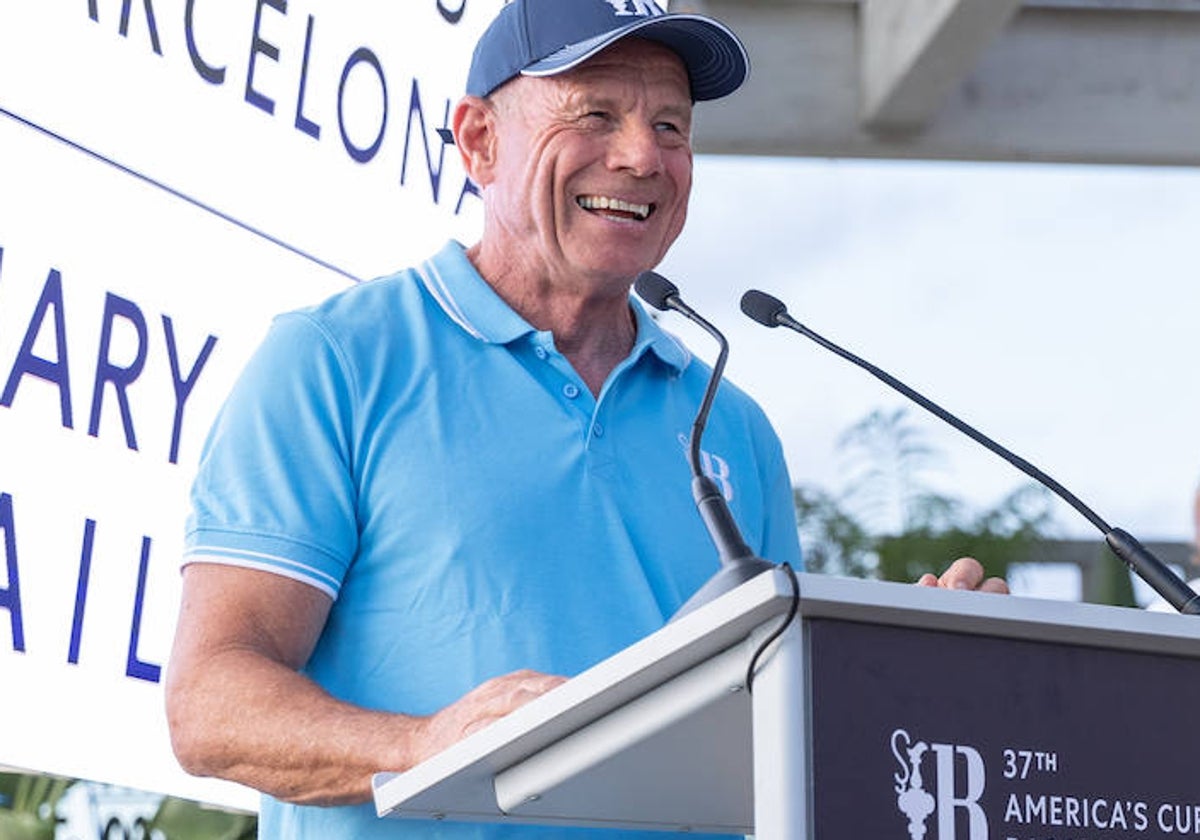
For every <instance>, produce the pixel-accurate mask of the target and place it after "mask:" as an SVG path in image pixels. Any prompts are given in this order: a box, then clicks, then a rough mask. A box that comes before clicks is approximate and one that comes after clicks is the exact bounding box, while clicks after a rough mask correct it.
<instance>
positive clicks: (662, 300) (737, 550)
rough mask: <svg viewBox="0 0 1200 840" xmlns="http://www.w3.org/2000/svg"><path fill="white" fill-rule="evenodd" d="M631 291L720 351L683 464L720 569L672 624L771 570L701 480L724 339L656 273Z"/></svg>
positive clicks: (712, 485) (709, 483)
mask: <svg viewBox="0 0 1200 840" xmlns="http://www.w3.org/2000/svg"><path fill="white" fill-rule="evenodd" d="M634 290H635V291H636V292H637V294H638V297H640V298H641V299H642V300H644V301H645V302H646V303H648V304H650V305H651V306H653V307H654V308H655V309H659V310H662V311H664V312H665V311H668V310H671V311H674V312H678V313H679V314H680V315H683V316H684V317H685V318H687V319H688V320H689V321H691V322H692V323H694V324H696V325H698V326H699V327H701V328H702V329H703V330H704V331H705V332H707V333H708V334H709V335H711V336H712V337H713V338H714V339H716V340H717V343H718V345H719V346H720V352H719V353H718V354H717V360H716V362H714V364H713V368H712V373H711V374H710V375H709V378H708V386H707V387H706V388H705V389H704V396H703V398H702V399H701V401H700V408H699V410H698V411H697V412H696V419H695V421H694V422H693V423H692V434H691V440H690V441H689V447H688V464H689V465H690V467H691V471H692V498H693V499H694V500H695V502H696V508H697V510H698V511H699V512H700V518H701V519H702V520H703V521H704V526H705V528H706V529H707V530H708V535H709V537H710V538H711V539H712V541H713V545H714V546H716V549H717V557H718V559H719V560H720V562H721V568H720V570H719V571H718V572H717V573H716V574H715V575H714V576H713V577H712V578H710V579H709V580H708V582H707V583H705V584H704V586H702V587H701V588H700V590H699V591H697V592H696V594H694V595H693V596H692V597H691V598H690V599H688V601H687V602H686V603H685V604H684V605H683V606H682V607H680V608H679V610H678V611H677V612H676V613H675V615H674V616H672V619H671V620H672V621H673V620H675V619H676V618H679V617H680V616H682V615H686V614H687V613H689V612H691V611H692V610H694V609H695V608H696V607H699V606H700V605H702V604H706V603H708V602H709V601H711V600H712V599H713V598H716V597H717V596H718V595H722V594H724V593H725V592H728V591H729V590H731V589H733V588H734V587H736V586H737V585H739V584H741V583H745V582H746V581H747V580H749V579H750V578H752V577H754V576H756V575H758V574H760V573H761V572H765V571H767V570H769V569H773V568H775V566H774V564H773V563H770V562H768V561H766V560H764V559H762V558H761V557H758V556H757V555H755V553H754V551H753V550H752V549H751V548H750V546H748V545H746V541H745V539H743V538H742V532H741V530H740V529H739V528H738V525H737V521H736V520H735V519H734V518H733V513H732V512H731V511H730V510H729V505H728V504H726V502H725V496H724V494H722V492H721V489H720V488H719V487H718V486H717V483H716V482H715V481H713V480H712V479H711V478H710V477H709V476H707V475H705V473H704V469H703V465H702V462H701V450H700V439H701V437H702V435H703V434H704V427H705V426H706V425H707V423H708V415H709V411H710V410H711V409H712V404H713V400H714V399H715V398H716V395H717V388H718V387H719V386H720V384H721V376H722V374H723V372H724V370H725V362H726V360H727V359H728V357H729V342H728V341H726V340H725V336H724V335H722V334H721V331H720V330H718V329H717V328H716V327H714V326H713V325H712V324H710V323H709V322H708V321H706V320H705V319H704V318H702V317H701V316H700V315H699V313H697V312H696V311H695V310H694V309H692V308H691V307H690V306H688V305H687V304H686V303H684V302H683V300H682V298H681V297H680V296H679V288H678V287H677V286H676V285H675V284H674V283H672V282H671V281H670V280H668V279H667V278H665V277H663V276H662V275H661V274H657V273H655V272H653V271H645V272H643V273H642V274H640V275H638V278H637V280H636V281H635V283H634Z"/></svg>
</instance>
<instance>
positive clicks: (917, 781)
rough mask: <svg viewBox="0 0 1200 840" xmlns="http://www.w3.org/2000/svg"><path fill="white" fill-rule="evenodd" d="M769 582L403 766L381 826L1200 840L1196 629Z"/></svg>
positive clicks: (931, 592)
mask: <svg viewBox="0 0 1200 840" xmlns="http://www.w3.org/2000/svg"><path fill="white" fill-rule="evenodd" d="M797 578H798V582H799V594H798V598H797V599H796V615H795V617H794V619H793V620H792V621H791V622H790V623H789V624H788V625H787V630H786V631H785V632H784V633H783V634H782V635H781V636H780V637H779V638H778V639H776V640H775V641H773V642H772V643H771V644H770V646H769V647H768V648H767V649H766V650H765V651H763V654H762V656H761V657H760V658H759V660H758V665H757V669H756V672H755V676H754V677H753V682H752V690H748V689H747V669H748V667H749V666H750V663H751V660H752V659H753V657H754V656H755V652H756V651H758V650H759V649H760V648H761V647H762V645H763V642H764V641H765V640H766V639H768V637H769V636H770V635H771V633H772V631H773V630H776V629H778V628H779V627H780V626H781V625H782V623H783V622H784V621H785V619H786V617H787V614H788V611H789V609H790V608H791V606H792V604H793V590H792V585H791V581H790V580H789V578H788V576H787V574H786V573H785V572H784V571H783V570H781V569H777V570H773V571H770V572H768V573H765V574H762V575H759V576H758V577H756V578H754V579H752V580H750V581H749V582H747V583H745V584H743V585H742V586H740V587H738V588H737V589H735V590H734V591H732V592H729V593H727V594H726V595H724V596H722V597H720V598H718V599H716V600H714V601H713V602H712V603H710V604H707V605H705V606H704V607H701V608H700V609H697V610H696V611H694V612H692V613H690V614H688V615H686V616H684V617H682V618H680V619H679V620H677V621H675V622H672V623H671V624H668V625H667V626H666V627H664V628H662V629H661V630H659V631H657V632H655V633H653V634H651V635H649V636H647V637H646V638H644V639H642V640H641V641H639V642H637V643H636V644H634V645H632V646H630V647H629V648H626V649H625V650H623V651H621V652H619V653H617V654H616V655H614V656H612V657H610V658H609V659H606V660H604V661H603V662H600V663H599V664H597V665H596V666H594V667H592V668H590V669H589V670H587V671H585V672H583V673H582V674H580V675H579V676H577V677H575V678H573V679H571V680H569V681H567V682H566V683H564V684H563V685H561V686H559V687H558V688H555V689H554V690H553V691H551V692H549V693H547V694H545V695H543V696H542V697H539V698H537V699H536V700H534V701H533V702H531V703H529V704H528V705H526V706H524V707H522V708H520V709H518V710H516V711H515V712H513V713H512V714H510V715H509V716H507V717H505V718H504V719H502V720H500V721H497V722H496V723H494V724H492V725H491V726H488V727H487V728H485V729H483V730H481V731H479V732H476V733H474V734H473V735H471V736H470V737H468V738H466V739H464V740H463V741H461V742H459V743H457V744H455V745H454V746H452V747H451V748H449V749H447V750H446V751H444V752H443V753H441V754H439V755H437V756H434V757H433V758H431V759H429V760H428V761H426V762H424V763H423V764H421V765H419V766H417V767H415V768H413V769H412V770H410V771H408V772H406V773H402V774H393V773H379V774H377V775H376V777H375V779H374V797H375V805H376V810H377V812H378V813H379V815H380V816H381V817H383V818H397V819H435V820H441V819H445V820H467V821H488V822H513V823H537V824H543V825H581V826H605V827H614V828H638V829H657V830H664V831H676V832H681V831H682V832H716V833H729V834H754V835H756V836H757V837H758V838H760V840H793V838H817V837H819V838H821V840H831V839H832V840H838V838H846V840H858V839H859V838H865V837H872V838H885V837H896V838H900V840H903V838H905V837H908V838H911V840H923V838H925V840H955V838H966V839H967V840H984V838H987V837H991V838H1013V840H1016V839H1017V838H1020V840H1034V839H1035V838H1038V840H1049V838H1051V837H1055V838H1060V837H1066V836H1070V837H1080V838H1089V837H1118V836H1120V837H1124V836H1130V837H1132V836H1137V837H1139V838H1156V837H1162V838H1168V837H1169V838H1172V840H1177V838H1179V836H1180V835H1186V834H1191V835H1195V834H1200V785H1198V784H1197V782H1200V768H1197V767H1195V766H1193V761H1192V756H1195V755H1197V754H1200V750H1198V749H1197V748H1198V747H1200V729H1197V728H1196V727H1194V726H1192V727H1189V726H1187V725H1186V724H1187V723H1188V721H1190V720H1194V719H1195V717H1196V715H1197V714H1198V713H1200V621H1198V620H1197V619H1196V618H1195V617H1190V616H1181V615H1175V614H1165V613H1151V612H1145V611H1141V610H1135V609H1127V608H1119V607H1104V606H1097V605H1091V604H1077V603H1067V602H1058V601H1043V600H1037V599H1027V598H1018V597H1013V596H1009V597H1004V596H996V595H987V594H983V593H975V592H953V591H947V590H938V589H929V588H923V587H917V586H913V585H910V584H896V583H881V582H876V581H862V580H852V579H845V578H835V577H827V576H821V575H809V574H801V575H798V576H797Z"/></svg>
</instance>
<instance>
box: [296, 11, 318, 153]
mask: <svg viewBox="0 0 1200 840" xmlns="http://www.w3.org/2000/svg"><path fill="white" fill-rule="evenodd" d="M312 35H313V16H312V15H309V16H308V26H307V28H306V29H305V31H304V59H303V60H302V61H301V62H300V89H299V90H298V91H297V92H296V122H295V126H296V128H297V129H299V130H300V131H303V132H304V133H305V134H307V135H308V136H309V137H311V138H312V139H314V140H320V139H321V126H319V125H317V124H316V123H315V122H313V121H312V120H310V119H309V118H308V117H306V116H304V92H305V91H306V90H307V89H308V58H309V56H310V55H311V54H312Z"/></svg>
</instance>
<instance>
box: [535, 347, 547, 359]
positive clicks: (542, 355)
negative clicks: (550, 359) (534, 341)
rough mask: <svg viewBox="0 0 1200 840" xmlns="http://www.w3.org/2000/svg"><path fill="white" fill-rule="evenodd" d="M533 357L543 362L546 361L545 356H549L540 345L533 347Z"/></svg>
mask: <svg viewBox="0 0 1200 840" xmlns="http://www.w3.org/2000/svg"><path fill="white" fill-rule="evenodd" d="M533 355H535V356H537V357H538V358H539V359H541V360H542V361H545V360H546V356H547V355H549V354H548V353H547V352H546V348H545V347H542V346H540V345H539V346H538V347H535V348H534V349H533Z"/></svg>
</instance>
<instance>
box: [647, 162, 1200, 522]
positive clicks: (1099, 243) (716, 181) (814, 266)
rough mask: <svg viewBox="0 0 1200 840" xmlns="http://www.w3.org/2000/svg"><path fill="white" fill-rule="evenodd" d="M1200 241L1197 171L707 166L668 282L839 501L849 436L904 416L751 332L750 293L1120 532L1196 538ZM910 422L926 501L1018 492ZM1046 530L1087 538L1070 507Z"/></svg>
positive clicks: (1001, 466) (834, 361)
mask: <svg viewBox="0 0 1200 840" xmlns="http://www.w3.org/2000/svg"><path fill="white" fill-rule="evenodd" d="M1198 225H1200V173H1197V172H1195V171H1193V170H1189V169H1169V168H1141V167H1102V166H1078V165H1073V166H1061V165H1044V164H1036V165H1035V164H1000V163H986V164H967V163H928V162H921V163H912V162H894V161H850V160H807V159H769V158H733V157H700V158H698V160H697V166H696V186H695V192H694V198H693V203H692V207H691V213H690V216H689V222H688V227H687V228H686V230H685V232H684V234H683V236H682V237H681V238H680V240H679V241H678V242H677V243H676V245H675V247H674V249H673V251H672V252H671V254H670V255H669V256H668V258H667V259H666V260H665V261H664V263H663V264H662V266H661V267H660V271H661V273H663V274H664V275H666V276H667V277H669V278H671V279H672V280H673V281H674V282H675V283H676V284H677V285H678V286H679V287H680V288H681V290H682V292H683V295H684V298H685V300H687V301H688V302H689V303H690V304H691V305H692V306H693V307H695V308H696V309H698V310H699V311H700V312H701V313H703V314H705V316H706V317H708V318H709V319H710V320H712V321H713V322H715V323H716V324H717V325H718V326H719V327H720V328H722V329H723V330H724V331H725V332H726V334H727V336H728V338H729V341H730V344H731V357H730V362H729V365H728V368H727V375H728V377H729V378H730V379H731V380H732V381H734V382H736V383H737V384H738V385H739V386H741V387H743V388H744V389H745V390H747V391H749V392H750V393H751V394H752V395H753V396H754V397H755V398H756V399H758V401H759V402H760V403H761V404H762V405H763V406H764V408H765V409H766V411H767V413H768V415H769V416H770V417H771V419H772V420H773V422H774V423H775V425H776V427H777V429H778V431H779V433H780V436H781V438H782V440H783V443H784V448H785V452H786V455H787V459H788V463H789V466H790V469H791V471H792V477H793V480H794V481H795V482H802V483H814V484H817V485H819V486H822V487H824V488H826V489H829V490H831V491H837V490H838V489H839V488H840V487H842V486H843V485H844V481H843V476H844V475H845V459H844V454H843V455H842V456H841V457H839V450H838V446H837V441H838V437H839V435H840V434H841V433H842V432H843V431H844V430H845V429H846V428H847V427H849V426H850V425H851V424H853V423H854V422H856V421H857V420H859V419H861V418H863V417H864V416H866V415H867V414H868V413H869V412H871V411H872V410H874V409H876V408H897V407H902V406H907V405H910V404H909V403H907V402H906V401H905V400H904V398H903V397H901V396H899V395H897V394H895V393H894V392H892V391H890V390H889V389H888V388H887V387H886V386H885V385H883V384H882V383H881V382H878V381H877V380H876V379H874V378H872V377H871V376H869V375H868V374H866V373H865V372H863V371H861V370H859V369H858V368H855V367H853V366H851V365H850V364H849V363H847V362H845V361H843V360H841V359H839V358H837V357H835V356H833V355H832V354H830V353H828V352H827V351H825V350H823V349H821V348H820V347H818V346H817V345H816V344H814V343H811V342H809V341H808V340H807V339H804V338H802V337H801V336H799V335H797V334H795V333H793V332H789V331H786V330H769V329H767V328H765V327H762V326H760V325H758V324H755V323H754V322H752V321H750V320H749V319H748V318H746V317H745V316H743V315H742V314H741V313H740V312H739V311H738V301H739V299H740V296H741V294H742V292H743V291H744V290H746V289H748V288H760V289H762V290H764V291H767V292H770V293H772V294H774V295H776V296H778V297H779V298H781V299H782V300H783V301H784V302H785V303H787V304H788V307H789V312H790V314H791V315H792V316H793V317H795V318H796V319H798V320H799V321H801V322H803V323H804V324H805V325H806V326H808V327H809V328H811V329H813V330H815V331H816V332H818V333H820V334H821V335H823V336H824V337H826V338H828V339H830V340H832V341H834V342H836V343H838V344H841V345H842V346H844V347H846V348H847V349H850V350H851V351H853V352H855V353H857V354H858V355H860V356H863V357H865V358H866V359H868V360H869V361H871V362H873V363H875V364H876V365H878V366H879V367H881V368H883V369H885V370H887V371H888V372H890V373H891V374H892V375H894V376H896V377H897V378H899V379H901V380H902V381H904V382H906V383H907V384H908V385H910V386H911V387H913V388H915V389H917V390H918V391H920V392H921V393H923V394H925V396H927V397H929V398H931V399H933V400H934V401H935V402H938V403H940V404H941V405H942V406H943V407H944V408H946V409H948V410H950V411H951V412H953V413H955V414H957V415H959V416H960V417H961V418H963V419H964V420H966V421H967V422H968V423H970V424H971V425H973V426H975V427H976V428H978V429H979V430H980V431H982V432H984V433H985V434H987V435H989V436H991V437H992V438H994V439H996V440H997V441H998V442H1000V443H1001V444H1002V445H1004V446H1006V447H1008V448H1009V449H1010V450H1012V451H1014V452H1015V453H1016V454H1017V455H1020V456H1021V457H1023V458H1025V459H1026V460H1028V461H1030V462H1031V463H1033V464H1035V465H1037V466H1038V467H1040V468H1041V469H1042V470H1044V471H1045V472H1047V473H1049V474H1050V475H1051V476H1053V477H1054V478H1055V479H1057V480H1058V481H1059V482H1060V483H1061V484H1063V485H1064V486H1065V487H1066V488H1067V489H1068V490H1070V491H1071V492H1073V493H1074V494H1075V495H1076V496H1078V497H1079V498H1080V499H1081V500H1082V501H1083V502H1084V503H1085V504H1087V505H1088V506H1090V507H1091V508H1092V509H1093V510H1095V511H1096V513H1097V514H1099V515H1100V516H1101V517H1102V518H1103V519H1104V520H1106V521H1107V522H1108V523H1109V524H1110V525H1113V526H1119V527H1123V528H1125V529H1126V530H1127V531H1129V532H1131V533H1133V534H1134V535H1135V536H1138V537H1139V538H1141V539H1143V540H1160V539H1161V540H1183V541H1186V540H1190V539H1191V538H1192V524H1191V499H1192V494H1193V492H1194V490H1195V488H1196V486H1197V482H1198V480H1200V395H1198V394H1197V389H1196V388H1195V383H1196V376H1195V374H1194V373H1193V369H1192V362H1193V352H1194V347H1195V341H1194V337H1193V336H1194V329H1193V327H1194V323H1195V321H1196V319H1197V316H1198V315H1200V288H1198V287H1197V284H1196V283H1195V279H1194V278H1195V267H1194V255H1195V253H1196V245H1195V242H1196V237H1195V234H1194V231H1195V229H1196V228H1197V226H1198ZM668 317H670V318H671V320H670V326H671V328H672V329H675V330H676V331H677V332H679V333H681V334H682V335H684V336H685V338H687V339H688V341H689V343H690V344H691V345H692V347H693V348H694V349H695V350H696V351H697V352H698V353H699V354H700V355H702V356H705V357H706V358H710V359H711V358H712V357H713V356H714V355H715V348H713V344H712V342H711V340H709V339H707V338H706V337H705V336H703V334H702V333H699V332H698V331H693V330H689V328H688V325H687V324H686V323H683V322H682V321H681V319H678V318H677V317H676V316H668ZM707 348H712V349H711V352H708V353H707V354H706V352H705V351H706V349H707ZM909 419H910V420H911V421H912V423H913V424H914V425H915V426H916V427H917V428H918V429H919V430H920V431H921V432H923V433H926V434H927V438H926V440H927V442H928V443H930V444H931V445H933V446H934V447H936V448H937V449H938V450H940V451H941V453H942V456H943V457H942V459H941V460H940V462H939V466H940V468H939V469H938V470H937V471H936V473H934V474H931V475H930V476H928V478H929V480H930V482H931V483H932V484H934V485H936V486H937V487H938V489H940V490H942V491H943V492H946V493H948V494H950V495H953V496H957V497H959V498H961V499H963V500H964V501H965V502H967V504H968V505H969V506H972V507H975V508H978V509H983V508H986V507H990V506H992V505H994V504H996V503H997V502H998V501H999V500H1000V499H1001V498H1002V497H1003V496H1004V495H1006V494H1007V493H1008V492H1010V491H1012V490H1013V489H1015V488H1017V487H1018V486H1020V485H1022V484H1024V483H1027V482H1028V479H1027V478H1026V476H1025V475H1024V474H1022V473H1020V472H1018V471H1017V470H1016V469H1015V468H1014V467H1012V466H1010V465H1009V464H1007V463H1005V462H1003V461H1001V460H1000V459H999V458H998V457H997V456H995V455H993V454H992V453H990V452H988V451H986V450H984V449H983V448H982V447H980V446H978V445H977V444H975V443H974V442H972V441H970V440H968V439H967V438H965V437H963V436H962V435H960V434H959V433H958V432H956V431H954V430H953V429H951V428H950V427H949V426H946V425H944V424H943V423H942V422H941V421H940V420H937V419H936V418H934V417H933V416H932V415H930V414H927V413H926V412H925V411H924V410H922V409H920V408H919V407H917V406H911V409H910V411H909ZM1054 512H1055V520H1054V523H1053V526H1052V528H1051V530H1052V533H1053V535H1054V536H1060V537H1069V538H1083V539H1087V538H1091V537H1096V538H1099V536H1100V535H1099V532H1098V531H1097V530H1096V529H1095V528H1094V527H1093V526H1092V525H1091V524H1089V523H1088V522H1087V521H1086V520H1085V519H1083V518H1082V517H1081V516H1079V515H1078V514H1077V513H1076V512H1075V511H1074V510H1072V509H1071V508H1069V507H1067V505H1066V504H1065V503H1056V504H1055V505H1054Z"/></svg>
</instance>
